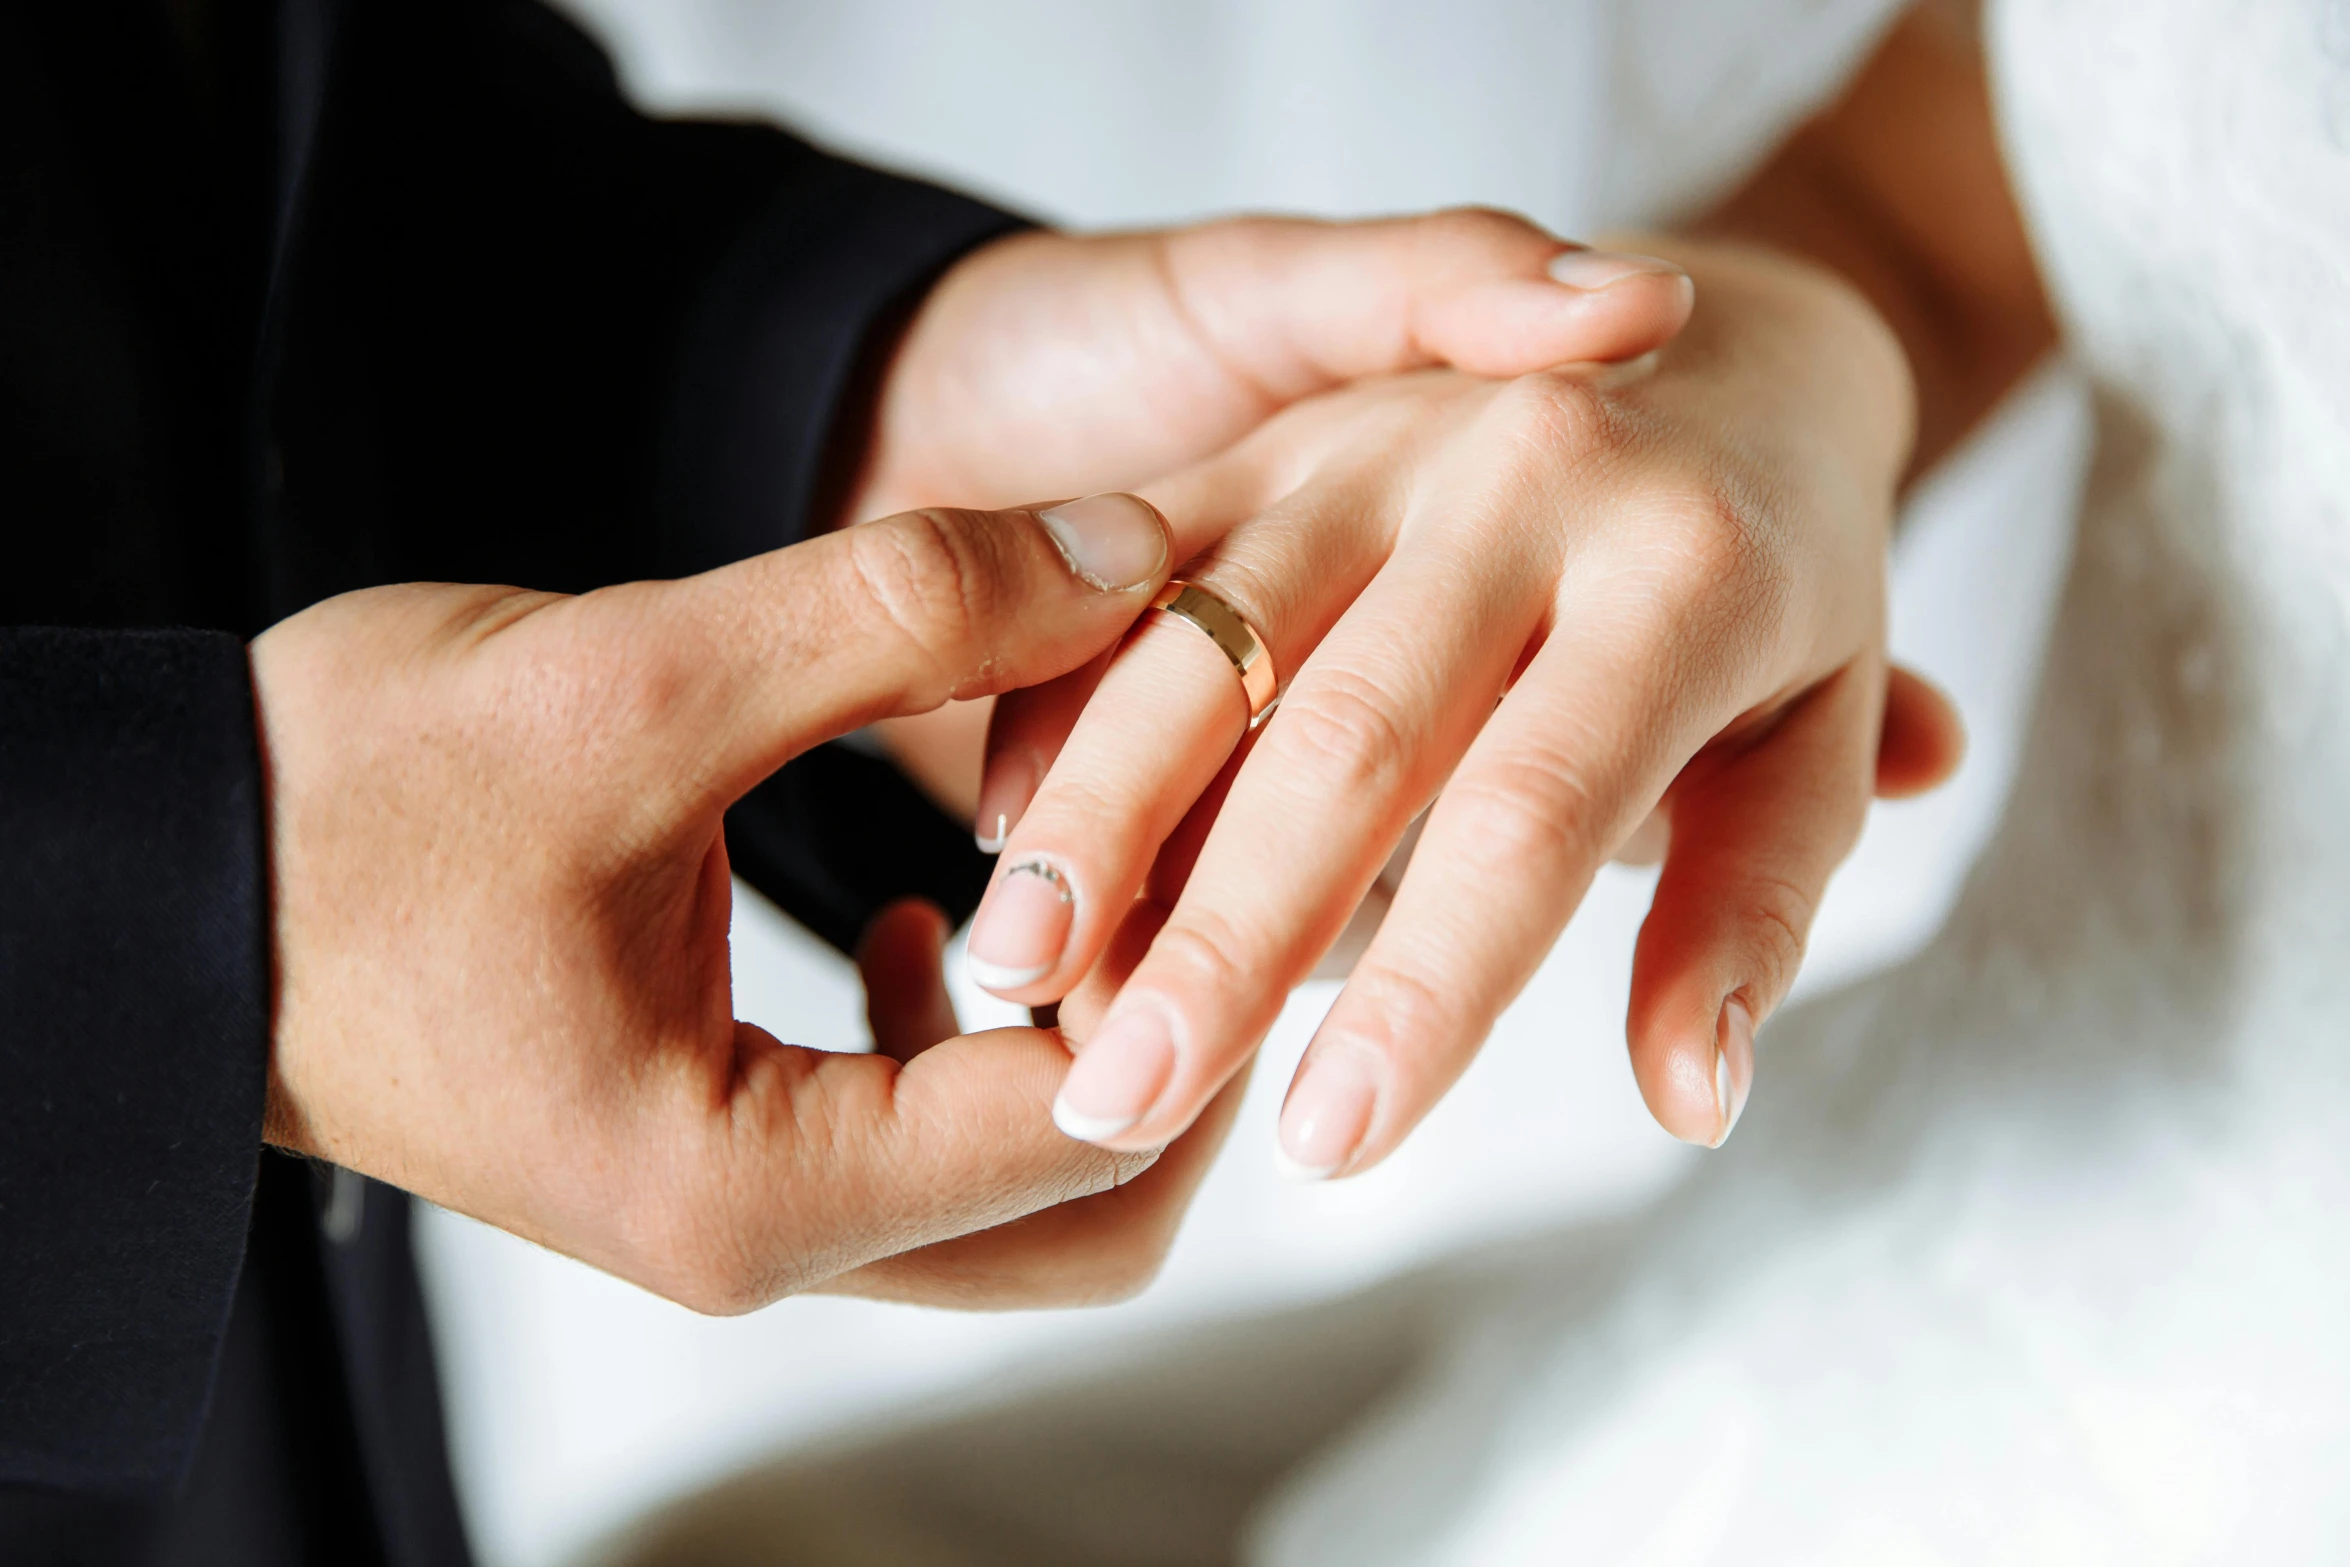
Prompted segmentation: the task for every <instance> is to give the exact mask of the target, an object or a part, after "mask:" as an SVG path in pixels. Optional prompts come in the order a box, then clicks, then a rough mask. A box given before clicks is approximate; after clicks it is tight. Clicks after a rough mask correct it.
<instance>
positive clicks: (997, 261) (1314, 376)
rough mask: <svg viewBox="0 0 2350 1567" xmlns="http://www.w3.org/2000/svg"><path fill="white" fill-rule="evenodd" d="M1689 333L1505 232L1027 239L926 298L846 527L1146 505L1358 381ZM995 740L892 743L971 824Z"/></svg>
mask: <svg viewBox="0 0 2350 1567" xmlns="http://www.w3.org/2000/svg"><path fill="white" fill-rule="evenodd" d="M1688 315H1689V280H1688V278H1687V277H1685V276H1684V275H1683V274H1682V273H1681V271H1680V269H1679V268H1677V267H1674V266H1672V265H1670V264H1668V263H1665V262H1660V261H1656V260H1654V259H1652V258H1648V257H1642V256H1619V255H1609V254H1606V253H1601V252H1593V251H1586V250H1582V249H1580V248H1578V247H1575V246H1571V245H1569V244H1568V243H1566V242H1565V241H1564V240H1561V239H1558V238H1556V237H1554V236H1552V235H1550V234H1546V233H1544V232H1543V231H1542V230H1540V229H1538V228H1536V227H1535V226H1534V225H1532V224H1531V223H1528V222H1526V221H1525V220H1524V219H1522V218H1517V217H1512V216H1510V215H1508V214H1506V213H1499V212H1489V211H1482V210H1460V211H1452V212H1439V213H1432V214H1429V215H1426V216H1423V217H1412V218H1397V219H1388V220H1382V221H1378V222H1369V223H1320V222H1313V221H1309V220H1304V219H1294V218H1240V219H1233V220H1227V221H1223V222H1216V223H1206V224H1200V225H1198V226H1196V227H1192V228H1183V229H1170V230H1165V231H1161V232H1155V233H1140V234H1106V235H1070V234H1056V233H1050V232H1037V233H1027V234H1015V235H1013V236H1011V237H1009V238H1007V239H1002V240H998V241H997V242H996V243H994V244H992V245H988V246H986V247H984V248H982V249H980V250H978V251H976V252H974V253H973V254H972V255H970V256H969V257H967V258H965V259H964V260H963V261H962V262H961V263H959V264H958V265H956V266H955V267H954V268H953V269H951V270H950V271H949V272H948V273H947V274H946V276H945V277H943V278H941V279H940V280H939V283H938V286H937V287H936V288H934V289H932V290H931V291H930V293H929V294H928V295H927V296H926V297H925V298H924V299H923V301H922V306H921V309H920V310H919V312H917V313H916V315H915V316H914V318H913V320H912V321H911V322H910V323H909V325H908V327H907V330H906V332H905V334H904V336H903V338H902V339H901V341H900V342H899V344H898V345H897V348H896V351H895V353H893V354H892V355H891V357H890V359H889V362H888V365H887V367H886V370H885V373H884V377H883V380H882V383H881V387H880V395H879V397H878V400H877V402H876V405H875V407H874V410H873V420H872V428H871V432H870V440H869V441H868V442H867V445H866V459H865V462H864V466H863V471H862V473H861V474H860V476H859V479H858V483H857V484H856V486H855V487H854V489H853V490H852V492H851V494H850V495H849V497H848V499H847V501H846V504H845V505H844V507H843V508H842V516H843V520H845V521H852V522H853V521H855V520H857V519H858V518H861V517H873V516H880V515H883V514H885V513H889V512H895V511H904V510H908V509H910V508H913V507H916V506H934V505H978V506H999V505H1008V504H1012V503H1015V502H1018V501H1024V500H1030V499H1033V498H1035V497H1036V496H1039V495H1084V494H1088V493H1090V492H1093V491H1097V490H1123V489H1131V488H1132V487H1133V486H1134V485H1135V484H1137V483H1139V482H1140V481H1142V480H1145V479H1153V478H1157V477H1159V476H1161V475H1163V474H1167V473H1172V472H1174V471H1176V470H1177V469H1179V468H1183V467H1186V466H1188V465H1189V464H1191V463H1194V462H1197V461H1199V460H1201V459H1202V458H1205V457H1207V456H1209V455H1210V454H1211V453H1214V452H1218V451H1221V450H1223V449H1224V448H1225V447H1227V446H1229V445H1231V444H1232V442H1234V441H1236V440H1238V439H1239V438H1240V437H1241V436H1243V435H1245V434H1247V433H1248V432H1249V431H1250V430H1253V429H1255V428H1256V427H1257V426H1258V425H1259V424H1261V423H1263V422H1264V421H1265V420H1266V419H1267V418H1269V417H1270V416H1271V415H1273V414H1275V413H1277V412H1279V411H1280V410H1281V409H1282V408H1284V407H1286V406H1288V405H1289V404H1291V403H1293V402H1295V401H1297V400H1298V399H1300V398H1303V397H1308V396H1311V395H1313V394H1314V393H1316V392H1322V391H1327V390H1329V389H1330V388H1332V387H1335V386H1340V385H1344V384H1345V383H1347V382H1349V381H1352V380H1355V379H1357V378H1359V377H1362V376H1367V375H1381V374H1389V373H1392V372H1395V371H1400V370H1409V369H1414V368H1418V367H1422V366H1427V365H1439V364H1449V365H1457V366H1460V367H1463V368H1466V369H1469V370H1473V371H1476V372H1478V373H1480V374H1487V375H1514V374H1517V373H1518V372H1520V371H1525V370H1533V369H1538V368H1540V367H1541V366H1543V365H1548V364H1557V363H1560V362H1562V361H1565V360H1571V359H1590V360H1605V359H1615V358H1620V357H1625V356H1631V355H1638V354H1644V353H1646V352H1648V351H1649V350H1650V349H1652V348H1655V347H1656V346H1658V345H1659V344H1660V343H1663V342H1665V341H1666V340H1668V339H1669V338H1670V337H1671V336H1672V334H1673V333H1674V332H1676V331H1678V330H1679V329H1680V327H1681V324H1682V322H1684V321H1685V320H1687V319H1688ZM986 732H987V710H986V706H985V704H978V703H975V704H954V705H951V706H949V707H947V708H945V709H942V710H940V711H939V712H936V713H931V714H925V715H923V716H921V717H918V718H909V719H900V720H894V721H892V722H890V723H888V724H885V725H883V726H882V729H881V733H882V736H883V738H884V739H886V740H887V741H888V743H889V746H890V749H891V751H892V752H893V754H894V755H895V756H896V758H897V760H898V762H899V764H900V765H901V766H903V767H904V768H905V769H906V770H907V771H908V772H909V773H910V774H912V775H913V776H914V777H915V778H916V779H918V780H919V781H920V782H921V783H922V784H923V785H924V787H926V788H927V789H928V790H929V791H930V793H931V794H932V795H933V796H934V797H935V798H937V799H938V800H939V801H940V802H941V803H942V804H944V805H946V806H948V807H949V808H950V809H952V810H955V811H957V812H959V813H961V814H964V815H968V814H969V813H970V811H971V808H972V803H973V790H974V789H975V788H976V786H977V783H978V778H979V765H980V752H981V749H982V747H983V746H984V744H985V741H986Z"/></svg>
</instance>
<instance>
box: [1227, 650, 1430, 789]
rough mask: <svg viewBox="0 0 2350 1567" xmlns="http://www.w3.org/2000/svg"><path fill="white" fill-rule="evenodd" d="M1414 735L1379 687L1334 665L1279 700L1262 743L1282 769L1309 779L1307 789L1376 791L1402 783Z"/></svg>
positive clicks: (1414, 748) (1416, 747)
mask: <svg viewBox="0 0 2350 1567" xmlns="http://www.w3.org/2000/svg"><path fill="white" fill-rule="evenodd" d="M1419 739H1420V737H1419V736H1417V735H1415V734H1412V733H1409V732H1407V731H1406V730H1405V729H1404V727H1403V726H1402V725H1400V724H1399V723H1398V722H1397V720H1396V717H1395V712H1394V708H1393V706H1392V704H1391V703H1390V701H1389V700H1388V698H1387V696H1386V695H1385V693H1383V692H1381V691H1379V690H1377V689H1376V688H1374V687H1373V686H1372V685H1371V684H1370V683H1369V681H1368V680H1366V679H1364V678H1363V677H1362V676H1360V675H1357V674H1355V673H1353V672H1351V671H1348V670H1345V669H1335V668H1334V669H1330V670H1327V671H1324V672H1323V673H1322V674H1321V676H1320V678H1318V679H1317V680H1315V682H1314V683H1313V684H1312V685H1311V686H1310V687H1309V688H1308V689H1306V690H1304V691H1298V692H1293V693H1292V694H1291V696H1290V697H1289V699H1287V700H1285V701H1284V702H1283V703H1282V705H1281V709H1280V713H1279V716H1278V717H1277V718H1276V719H1275V721H1274V727H1273V730H1272V732H1271V733H1270V734H1268V735H1267V736H1266V740H1265V742H1262V744H1270V745H1272V746H1274V747H1276V748H1277V749H1276V753H1275V754H1276V756H1277V757H1278V759H1279V765H1280V766H1281V767H1282V768H1283V770H1284V771H1294V772H1297V773H1300V774H1302V775H1303V776H1305V777H1308V778H1310V779H1312V780H1313V788H1312V792H1313V793H1315V794H1320V795H1336V794H1350V795H1351V794H1357V793H1368V794H1380V793H1384V792H1386V791H1388V790H1391V789H1393V788H1395V787H1397V786H1398V785H1399V784H1400V783H1402V782H1403V781H1404V780H1405V778H1406V776H1407V775H1408V773H1409V772H1410V770H1411V767H1412V764H1413V761H1414V759H1415V758H1416V757H1417V755H1418V752H1419V750H1420V746H1419V744H1418V741H1419Z"/></svg>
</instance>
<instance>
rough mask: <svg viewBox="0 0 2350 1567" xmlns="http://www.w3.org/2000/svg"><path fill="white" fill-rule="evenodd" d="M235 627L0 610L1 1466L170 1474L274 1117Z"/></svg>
mask: <svg viewBox="0 0 2350 1567" xmlns="http://www.w3.org/2000/svg"><path fill="white" fill-rule="evenodd" d="M263 866H264V860H263V847H262V820H261V793H260V767H259V763H258V760H257V758H256V754H255V746H254V725H253V697H252V687H251V683H250V680H249V677H248V675H247V671H246V662H245V648H244V644H243V642H242V641H240V640H239V639H238V638H236V637H234V636H231V635H225V634H221V633H217V632H173V631H147V632H141V631H49V630H27V629H16V628H0V1481H10V1482H30V1483H34V1484H41V1485H48V1486H54V1487H59V1488H67V1489H80V1490H114V1491H121V1490H138V1489H145V1488H157V1487H161V1486H164V1485H167V1484H169V1483H170V1482H171V1481H172V1480H173V1479H174V1478H176V1476H177V1475H178V1473H179V1472H180V1468H181V1466H182V1464H183V1463H184V1462H185V1459H186V1455H187V1453H188V1451H189V1450H190V1448H191V1447H192V1446H193V1444H194V1440H195V1435H196V1431H197V1429H198V1426H199V1423H200V1422H201V1419H202V1416H203V1410H204V1403H205V1397H206V1394H207V1391H208V1388H209V1384H210V1379H211V1374H212V1365H213V1360H214V1356H215V1354H216V1352H217V1349H218V1346H219V1342H220V1336H221V1333H222V1331H223V1329H224V1327H225V1325H226V1323H227V1320H228V1315H229V1302H230V1298H231V1296H232V1295H233V1293H234V1291H235V1286H236V1280H237V1270H238V1266H239V1263H240V1261H241V1259H242V1257H243V1255H244V1249H245V1226H246V1215H247V1208H248V1204H249V1202H250V1200H251V1195H252V1190H253V1180H254V1160H255V1151H256V1149H257V1148H258V1147H259V1145H260V1140H261V1109H262V1095H263V1091H264V1074H265V1071H266V1066H267V1058H268V1029H269V1018H268V1001H267V997H268V929H267V916H266V890H265V874H264V869H263Z"/></svg>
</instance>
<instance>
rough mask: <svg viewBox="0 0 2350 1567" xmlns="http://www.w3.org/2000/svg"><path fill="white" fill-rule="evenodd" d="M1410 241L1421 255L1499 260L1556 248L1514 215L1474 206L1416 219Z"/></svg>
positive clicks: (1533, 226) (1550, 239) (1497, 208)
mask: <svg viewBox="0 0 2350 1567" xmlns="http://www.w3.org/2000/svg"><path fill="white" fill-rule="evenodd" d="M1413 238H1414V239H1415V241H1416V242H1417V243H1418V244H1419V246H1420V247H1421V250H1422V252H1423V254H1425V253H1428V252H1436V253H1439V254H1444V255H1454V254H1461V255H1474V256H1478V257H1496V258H1499V257H1509V256H1514V255H1516V254H1517V253H1519V252H1521V251H1537V250H1541V251H1547V250H1552V249H1556V248H1557V243H1556V241H1554V240H1553V239H1552V238H1551V237H1550V236H1549V235H1548V234H1545V233H1544V232H1543V231H1542V230H1541V229H1540V228H1537V227H1536V226H1535V225H1534V224H1533V223H1531V222H1529V221H1528V220H1527V219H1525V218H1523V217H1520V216H1519V215H1518V214H1517V213H1515V212H1511V211H1508V210H1506V209H1505V208H1501V207H1490V206H1482V205H1477V204H1469V205H1464V206H1458V207H1446V208H1444V209H1442V210H1441V211H1437V212H1431V213H1429V214H1427V215H1426V216H1425V217H1422V218H1419V219H1416V220H1415V227H1414V232H1413Z"/></svg>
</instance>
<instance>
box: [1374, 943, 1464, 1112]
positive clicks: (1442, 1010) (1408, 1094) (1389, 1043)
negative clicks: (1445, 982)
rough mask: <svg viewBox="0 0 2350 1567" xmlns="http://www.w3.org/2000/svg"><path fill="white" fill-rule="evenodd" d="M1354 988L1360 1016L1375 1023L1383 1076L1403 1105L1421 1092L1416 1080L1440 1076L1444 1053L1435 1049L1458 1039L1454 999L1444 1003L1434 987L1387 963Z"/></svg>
mask: <svg viewBox="0 0 2350 1567" xmlns="http://www.w3.org/2000/svg"><path fill="white" fill-rule="evenodd" d="M1354 984H1355V985H1356V987H1357V988H1358V990H1359V992H1360V994H1361V996H1362V997H1363V1000H1364V1001H1365V1002H1366V1003H1368V1004H1367V1005H1366V1006H1365V1007H1364V1008H1363V1012H1364V1014H1367V1015H1369V1016H1372V1017H1375V1018H1377V1019H1378V1030H1379V1033H1380V1034H1381V1035H1383V1036H1384V1040H1383V1043H1384V1044H1385V1046H1386V1048H1385V1049H1383V1050H1381V1051H1380V1052H1379V1053H1380V1055H1381V1056H1382V1057H1383V1058H1384V1062H1385V1071H1386V1073H1388V1074H1390V1075H1392V1076H1393V1077H1395V1078H1396V1079H1398V1080H1399V1082H1400V1085H1401V1086H1402V1087H1404V1089H1405V1098H1406V1099H1407V1100H1408V1099H1411V1098H1413V1097H1416V1093H1415V1090H1416V1089H1420V1088H1424V1086H1425V1084H1424V1083H1422V1082H1419V1081H1417V1080H1419V1079H1422V1078H1424V1077H1425V1076H1426V1075H1428V1074H1430V1073H1443V1072H1444V1070H1445V1067H1444V1063H1445V1061H1446V1060H1447V1058H1448V1057H1449V1055H1450V1052H1449V1051H1448V1050H1446V1049H1443V1048H1441V1047H1443V1046H1445V1045H1447V1044H1450V1043H1452V1042H1454V1040H1455V1036H1457V1035H1458V1034H1459V1033H1460V1029H1461V1020H1462V1010H1463V1009H1462V1006H1461V1003H1460V998H1459V996H1458V995H1457V994H1455V995H1453V996H1452V997H1451V998H1450V999H1449V1000H1448V999H1446V997H1445V995H1444V993H1443V991H1442V990H1441V989H1440V988H1439V985H1438V984H1437V982H1435V981H1433V980H1430V979H1427V978H1423V977H1422V976H1421V974H1420V973H1419V972H1418V971H1417V970H1416V969H1414V968H1407V967H1403V966H1400V965H1397V964H1393V963H1388V964H1383V965H1381V966H1379V967H1378V968H1377V969H1375V970H1373V971H1372V972H1369V973H1358V974H1357V975H1356V977H1355V980H1354Z"/></svg>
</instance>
